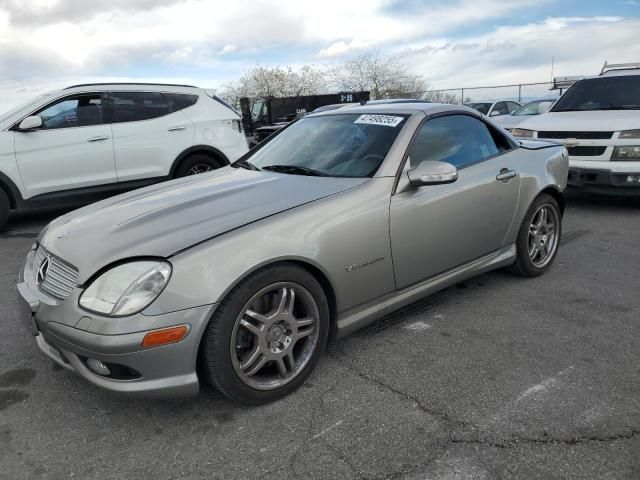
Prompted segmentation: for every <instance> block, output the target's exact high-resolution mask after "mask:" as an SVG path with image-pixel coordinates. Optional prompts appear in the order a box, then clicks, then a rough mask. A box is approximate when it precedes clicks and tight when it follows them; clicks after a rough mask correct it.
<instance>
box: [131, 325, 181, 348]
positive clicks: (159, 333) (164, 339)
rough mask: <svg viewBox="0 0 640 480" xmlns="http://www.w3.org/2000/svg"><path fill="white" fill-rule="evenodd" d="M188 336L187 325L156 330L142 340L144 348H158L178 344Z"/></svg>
mask: <svg viewBox="0 0 640 480" xmlns="http://www.w3.org/2000/svg"><path fill="white" fill-rule="evenodd" d="M186 334H187V326H186V325H180V326H179V327H171V328H164V329H162V330H155V331H153V332H149V333H147V334H146V335H145V336H144V339H143V340H142V346H143V347H157V346H159V345H166V344H168V343H176V342H179V341H180V340H182V339H183V338H184V336H185V335H186Z"/></svg>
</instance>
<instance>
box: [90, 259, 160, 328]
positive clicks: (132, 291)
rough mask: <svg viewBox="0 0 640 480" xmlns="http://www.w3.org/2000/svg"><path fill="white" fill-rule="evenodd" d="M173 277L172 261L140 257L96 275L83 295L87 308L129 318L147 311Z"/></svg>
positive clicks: (104, 313)
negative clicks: (142, 258) (141, 258)
mask: <svg viewBox="0 0 640 480" xmlns="http://www.w3.org/2000/svg"><path fill="white" fill-rule="evenodd" d="M170 276H171V264H170V263H168V262H161V261H155V260H140V261H134V262H130V263H124V264H122V265H118V266H117V267H114V268H112V269H110V270H107V271H106V272H105V273H103V274H102V275H100V276H99V277H98V278H96V279H95V280H94V281H93V282H92V283H91V285H89V287H88V288H87V289H86V290H85V291H84V292H82V295H81V296H80V302H79V303H80V306H81V307H82V308H84V309H85V310H89V311H91V312H95V313H100V314H102V315H108V316H110V317H126V316H128V315H133V314H134V313H138V312H140V311H142V310H144V309H145V308H146V307H147V306H148V305H149V304H150V303H151V302H153V301H154V300H155V299H156V298H157V297H158V295H160V293H161V292H162V290H163V289H164V287H165V286H166V285H167V282H168V281H169V277H170Z"/></svg>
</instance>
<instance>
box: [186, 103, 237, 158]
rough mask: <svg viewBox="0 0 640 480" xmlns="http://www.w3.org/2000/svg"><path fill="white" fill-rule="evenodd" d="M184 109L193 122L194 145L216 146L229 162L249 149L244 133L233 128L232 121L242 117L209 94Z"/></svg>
mask: <svg viewBox="0 0 640 480" xmlns="http://www.w3.org/2000/svg"><path fill="white" fill-rule="evenodd" d="M182 111H183V112H184V114H185V115H187V117H189V120H191V122H192V123H193V126H194V129H195V138H194V145H210V146H212V147H215V148H217V149H218V150H220V151H221V152H222V153H224V155H225V156H226V157H227V159H228V160H229V162H234V161H235V160H237V159H238V158H240V157H241V156H242V155H244V154H245V153H246V152H247V151H248V149H249V147H248V144H247V139H246V137H245V136H244V133H242V132H239V131H238V130H235V129H233V128H232V122H233V121H234V120H240V117H238V115H236V114H235V113H234V112H232V111H231V110H229V109H228V108H227V107H225V106H223V105H221V104H220V103H218V102H216V101H215V100H213V99H212V98H210V97H209V96H207V95H205V94H202V95H200V98H199V100H198V102H197V103H196V104H195V105H194V106H192V107H190V108H187V109H185V110H182Z"/></svg>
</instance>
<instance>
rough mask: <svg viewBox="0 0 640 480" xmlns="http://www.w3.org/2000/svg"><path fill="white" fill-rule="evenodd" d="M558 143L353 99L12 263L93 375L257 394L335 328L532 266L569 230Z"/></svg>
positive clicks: (123, 383)
mask: <svg viewBox="0 0 640 480" xmlns="http://www.w3.org/2000/svg"><path fill="white" fill-rule="evenodd" d="M567 173H568V160H567V152H566V150H565V148H564V147H562V146H561V145H557V144H553V143H544V142H536V141H522V142H519V141H516V140H515V139H514V138H512V137H511V136H510V135H509V133H507V132H506V131H505V130H503V129H502V128H500V127H499V126H496V125H495V124H493V123H492V122H491V121H489V120H488V119H487V118H485V117H484V116H482V115H481V114H480V113H478V112H477V111H475V110H472V109H469V108H466V107H463V106H453V105H438V104H428V103H411V104H389V105H370V106H355V107H347V108H343V109H338V110H333V111H330V112H323V113H321V114H314V115H310V116H307V117H305V118H303V119H300V120H298V121H296V122H294V123H292V124H290V125H289V126H287V127H286V128H284V129H283V130H281V131H280V132H278V133H277V134H275V135H273V136H272V137H271V138H270V139H269V140H268V141H266V142H264V143H262V144H261V145H260V146H259V147H258V148H256V149H254V150H252V151H250V152H249V153H248V154H247V155H245V156H244V157H243V158H241V159H240V160H239V161H237V162H235V163H234V164H232V165H230V166H228V167H225V168H222V169H219V170H216V171H215V172H211V173H207V174H202V175H197V176H193V177H187V178H183V179H179V180H174V181H171V182H167V183H163V184H159V185H155V186H151V187H148V188H144V189H142V190H138V191H135V192H131V193H127V194H125V195H121V196H118V197H115V198H111V199H108V200H105V201H102V202H99V203H96V204H93V205H90V206H88V207H85V208H82V209H80V210H77V211H74V212H71V213H69V214H67V215H64V216H62V217H60V218H58V219H56V220H55V221H53V222H51V224H49V225H48V226H47V227H46V228H45V229H44V230H43V231H42V233H41V234H40V236H39V238H38V240H37V242H36V243H35V244H34V245H33V248H32V251H31V252H30V253H29V254H28V256H27V260H26V263H25V265H24V267H23V269H22V271H21V273H20V278H19V283H18V286H17V288H18V292H19V295H20V297H21V300H20V304H21V305H22V307H23V310H24V311H23V312H22V313H23V318H24V321H25V323H26V325H27V327H28V328H29V330H30V331H31V332H32V333H33V335H35V340H36V342H37V344H38V345H39V347H40V349H41V350H42V351H43V352H44V353H46V354H47V355H48V356H49V357H51V358H52V359H53V360H54V361H56V362H57V363H59V364H60V365H62V366H63V367H65V368H67V369H69V370H71V371H74V372H76V373H78V374H79V375H81V376H82V377H84V378H85V379H86V380H88V381H89V382H91V383H93V384H95V385H97V386H98V387H102V388H104V389H107V390H110V391H114V392H120V393H125V394H129V395H146V396H177V395H190V394H196V393H197V392H198V389H199V383H200V382H202V381H207V382H210V383H211V384H212V385H213V386H214V387H215V388H217V389H218V390H219V391H220V392H222V393H223V394H225V395H227V396H228V397H230V398H231V399H234V400H236V401H241V402H245V403H249V404H261V403H265V402H269V401H272V400H274V399H276V398H279V397H282V396H283V395H286V394H288V393H290V392H292V391H293V390H294V389H296V388H297V387H299V386H300V384H301V383H302V382H304V381H305V379H306V378H307V377H308V376H309V374H310V373H311V371H312V370H313V368H314V367H315V366H316V364H317V362H318V359H319V358H320V356H321V355H322V352H323V350H324V348H325V345H326V343H327V341H328V340H329V339H331V338H333V337H335V336H341V335H345V334H347V333H349V332H352V331H354V330H356V329H358V328H360V327H362V326H364V325H366V324H368V323H370V322H372V321H374V320H375V319H377V318H379V317H382V316H383V315H386V314H388V313H389V312H391V311H393V310H395V309H398V308H400V307H402V306H404V305H407V304H408V303H410V302H413V301H415V300H417V299H419V298H422V297H424V296H425V295H428V294H430V293H432V292H435V291H437V290H440V289H443V288H445V287H447V286H449V285H452V284H455V283H457V282H460V281H461V280H464V279H466V278H468V277H471V276H473V275H477V274H479V273H482V272H486V271H488V270H492V269H497V268H503V267H504V268H507V269H508V270H510V271H511V272H514V273H516V274H519V275H523V276H527V277H533V276H537V275H540V274H542V273H544V272H545V271H546V270H547V269H548V268H549V267H550V266H551V264H552V262H553V260H554V258H555V256H556V254H557V252H558V245H559V240H560V234H561V222H562V214H563V209H564V200H563V194H562V192H563V190H564V188H565V186H566V182H567Z"/></svg>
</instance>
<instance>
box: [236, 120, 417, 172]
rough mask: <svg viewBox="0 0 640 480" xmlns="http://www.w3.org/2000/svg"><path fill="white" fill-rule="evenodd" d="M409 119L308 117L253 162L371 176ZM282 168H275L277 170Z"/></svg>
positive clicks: (287, 168) (266, 166)
mask: <svg viewBox="0 0 640 480" xmlns="http://www.w3.org/2000/svg"><path fill="white" fill-rule="evenodd" d="M406 118H407V115H397V114H393V115H387V114H366V115H360V114H341V115H326V116H319V117H306V118H303V119H301V120H299V121H297V122H295V123H293V124H292V125H291V126H289V127H288V128H287V129H286V130H284V131H283V132H281V133H280V134H278V135H277V136H275V137H274V138H273V139H272V140H271V141H269V142H268V143H267V144H266V145H265V146H264V147H262V148H260V149H259V150H257V151H256V153H255V154H253V155H251V156H250V157H249V158H248V160H249V162H251V164H253V165H255V166H256V167H258V168H261V169H266V170H276V171H280V172H283V173H296V174H303V173H301V172H306V173H307V174H309V173H310V172H312V173H315V174H317V175H322V176H332V177H370V176H372V175H373V174H374V173H375V172H376V171H377V170H378V167H379V166H380V164H381V163H382V161H383V160H384V158H385V157H386V155H387V152H389V149H390V148H391V145H392V144H393V142H394V141H395V139H396V137H397V136H398V133H399V132H400V130H401V128H402V126H403V125H404V121H405V119H406ZM274 166H275V167H278V168H277V169H276V168H272V167H274Z"/></svg>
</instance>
